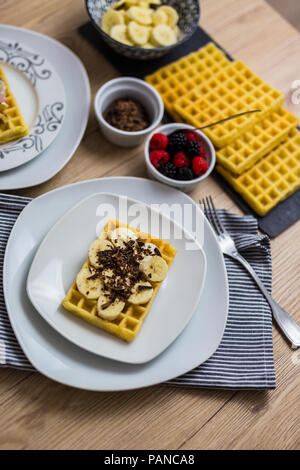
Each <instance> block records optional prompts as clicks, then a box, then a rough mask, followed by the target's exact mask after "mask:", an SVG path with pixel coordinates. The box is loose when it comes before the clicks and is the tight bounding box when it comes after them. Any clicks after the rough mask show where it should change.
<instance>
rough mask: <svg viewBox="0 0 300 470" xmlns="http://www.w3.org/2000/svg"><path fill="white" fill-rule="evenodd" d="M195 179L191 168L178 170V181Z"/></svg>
mask: <svg viewBox="0 0 300 470" xmlns="http://www.w3.org/2000/svg"><path fill="white" fill-rule="evenodd" d="M194 178H195V175H194V172H193V170H191V168H187V167H182V168H177V172H176V179H177V180H182V181H185V180H193V179H194Z"/></svg>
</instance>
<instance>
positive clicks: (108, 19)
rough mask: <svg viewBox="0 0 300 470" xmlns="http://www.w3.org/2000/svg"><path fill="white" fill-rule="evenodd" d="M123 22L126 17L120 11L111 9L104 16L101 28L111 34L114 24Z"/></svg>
mask: <svg viewBox="0 0 300 470" xmlns="http://www.w3.org/2000/svg"><path fill="white" fill-rule="evenodd" d="M122 24H124V18H123V15H121V13H120V12H119V11H116V10H112V9H109V10H107V11H106V12H105V13H104V15H103V16H102V20H101V28H102V29H103V31H104V32H105V33H106V34H111V29H112V28H113V27H114V26H116V25H122Z"/></svg>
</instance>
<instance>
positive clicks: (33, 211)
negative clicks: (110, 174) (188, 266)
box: [3, 177, 228, 391]
mask: <svg viewBox="0 0 300 470" xmlns="http://www.w3.org/2000/svg"><path fill="white" fill-rule="evenodd" d="M97 192H113V193H115V194H119V195H124V194H126V195H127V196H128V197H130V198H132V199H138V200H141V201H143V202H144V203H146V204H155V203H156V204H161V203H162V202H164V203H166V204H167V205H172V204H176V203H177V204H179V205H180V206H181V207H182V208H183V207H184V206H185V205H186V207H187V208H195V203H194V202H193V201H192V199H190V198H189V197H188V196H187V195H186V194H183V193H181V192H180V191H176V190H175V189H172V188H169V187H167V186H166V185H162V184H160V183H156V182H153V181H150V180H145V179H140V178H127V177H125V178H121V177H120V178H102V179H97V180H90V181H85V182H81V183H76V184H73V185H69V186H65V187H63V188H59V189H56V190H54V191H51V192H49V193H47V194H44V195H43V196H40V197H39V198H37V199H35V200H33V201H32V202H31V203H30V204H29V205H28V206H27V207H26V208H25V209H24V210H23V212H22V213H21V214H20V217H19V218H18V220H17V222H16V224H15V226H14V228H13V230H12V232H11V235H10V238H9V241H8V245H7V249H6V254H5V259H4V273H3V274H4V275H3V279H4V294H5V302H6V306H7V311H8V315H9V318H10V321H11V324H12V327H13V329H14V332H15V334H16V336H17V338H18V340H19V343H20V344H21V347H22V348H23V350H24V352H25V354H26V356H27V357H28V359H29V360H30V361H31V363H32V364H33V366H34V367H35V368H36V369H37V370H39V371H40V372H41V373H42V374H44V375H46V376H48V377H50V378H52V379H53V380H56V381H58V382H61V383H64V384H66V385H70V386H73V387H78V388H83V389H88V390H98V391H100V390H101V391H105V390H106V391H108V390H111V391H113V390H128V389H135V388H140V387H146V386H150V385H154V384H157V383H161V382H164V381H166V380H170V379H172V378H174V377H177V376H179V375H181V374H183V373H185V372H187V371H189V370H191V369H193V368H194V367H196V366H198V365H199V364H202V363H203V362H204V361H206V360H207V359H208V358H209V357H210V356H211V355H212V354H213V353H214V352H215V350H216V349H217V347H218V346H219V344H220V342H221V339H222V336H223V333H224V329H225V325H226V320H227V312H228V283H227V274H226V268H225V263H224V259H223V255H222V253H221V251H220V248H219V245H218V242H217V239H216V236H215V234H214V232H213V231H212V229H211V228H210V226H209V224H208V223H207V221H206V220H205V223H204V239H203V241H204V243H203V249H204V252H205V255H206V260H207V274H206V280H205V283H204V288H203V293H202V296H201V299H200V303H199V305H198V308H197V310H196V312H195V314H194V315H193V318H192V319H191V321H190V323H189V324H188V325H187V327H186V328H185V329H184V331H183V332H182V334H181V335H179V336H178V338H177V339H176V340H175V341H174V342H173V343H172V344H171V345H170V346H169V347H168V348H167V349H166V350H165V351H164V352H163V353H162V354H161V355H160V356H158V357H157V358H155V359H154V360H153V361H151V362H148V363H146V364H141V365H131V364H124V363H121V362H117V361H112V360H110V359H105V358H102V357H99V356H97V355H95V354H92V353H89V352H87V351H84V350H83V349H81V348H78V347H77V346H75V345H74V344H73V343H71V342H70V341H68V340H66V339H65V338H63V337H62V336H61V335H60V334H58V333H57V332H56V331H55V330H54V329H53V328H51V327H50V326H49V325H48V323H47V322H45V320H43V319H42V318H41V316H40V315H39V314H38V313H37V312H36V311H35V309H34V307H33V306H32V304H31V302H30V300H29V299H28V297H27V294H26V280H27V276H28V271H29V268H30V266H31V263H32V260H33V257H34V255H35V253H36V251H37V249H38V247H39V245H40V243H41V241H42V240H43V239H44V237H45V236H46V234H47V233H48V232H49V230H50V229H51V227H52V226H53V225H54V223H56V222H57V220H58V219H59V218H60V217H61V216H62V215H63V214H64V213H65V212H66V211H67V210H69V209H70V208H71V207H73V206H74V204H76V203H78V202H80V201H81V200H82V199H83V198H85V197H88V196H90V195H92V194H94V193H97ZM195 210H199V209H195ZM173 215H174V217H173V218H174V220H175V221H177V222H178V223H179V224H180V223H181V217H179V216H178V214H177V212H176V211H175V212H174V213H173ZM184 228H185V229H186V230H187V231H188V232H189V233H192V232H193V227H190V226H189V224H186V223H185V224H184ZM200 243H202V240H200ZM187 275H188V273H187ZM179 287H180V286H179Z"/></svg>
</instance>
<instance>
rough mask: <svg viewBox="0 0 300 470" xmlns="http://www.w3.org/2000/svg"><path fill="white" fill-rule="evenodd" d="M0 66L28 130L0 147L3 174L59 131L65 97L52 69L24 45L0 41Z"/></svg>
mask: <svg viewBox="0 0 300 470" xmlns="http://www.w3.org/2000/svg"><path fill="white" fill-rule="evenodd" d="M37 48H38V45H37ZM0 63H1V66H2V68H3V70H4V73H5V75H6V78H7V81H8V83H9V86H10V88H11V91H12V93H13V95H14V97H15V99H16V102H17V104H18V106H19V108H20V111H21V113H22V115H23V118H24V120H25V122H26V124H27V126H28V127H29V130H30V132H29V134H28V135H26V136H25V137H22V138H21V139H18V140H14V141H11V142H8V143H6V144H2V145H0V171H6V170H10V169H12V168H16V167H17V166H20V165H23V164H24V163H27V162H29V161H30V160H32V159H33V158H35V157H37V156H38V155H39V154H40V153H41V152H43V151H44V150H46V148H47V147H49V145H50V144H51V143H52V142H53V140H54V139H55V138H56V137H57V135H58V133H59V132H60V130H61V128H62V124H63V120H64V116H65V108H66V97H65V90H64V85H63V83H62V81H61V79H60V77H59V76H58V75H57V73H56V71H55V69H54V67H53V65H52V64H50V62H49V61H48V60H47V59H46V58H45V57H43V56H42V55H40V53H39V52H37V51H34V50H32V49H31V48H30V47H28V46H27V44H26V43H19V42H16V41H14V42H12V41H10V40H7V39H5V38H4V39H3V38H2V37H0Z"/></svg>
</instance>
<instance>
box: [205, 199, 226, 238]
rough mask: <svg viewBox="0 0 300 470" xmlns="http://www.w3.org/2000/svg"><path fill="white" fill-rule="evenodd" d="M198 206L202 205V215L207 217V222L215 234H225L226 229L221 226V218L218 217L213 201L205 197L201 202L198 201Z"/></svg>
mask: <svg viewBox="0 0 300 470" xmlns="http://www.w3.org/2000/svg"><path fill="white" fill-rule="evenodd" d="M199 202H200V204H202V205H203V208H204V214H205V216H206V217H207V219H208V221H209V222H210V223H211V225H212V226H213V228H214V230H215V232H216V233H217V235H221V234H222V233H226V229H225V227H224V225H223V222H222V220H221V218H220V217H219V214H218V212H217V210H216V207H215V204H214V201H213V199H212V197H211V196H207V197H206V198H203V199H202V200H201V201H199Z"/></svg>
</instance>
